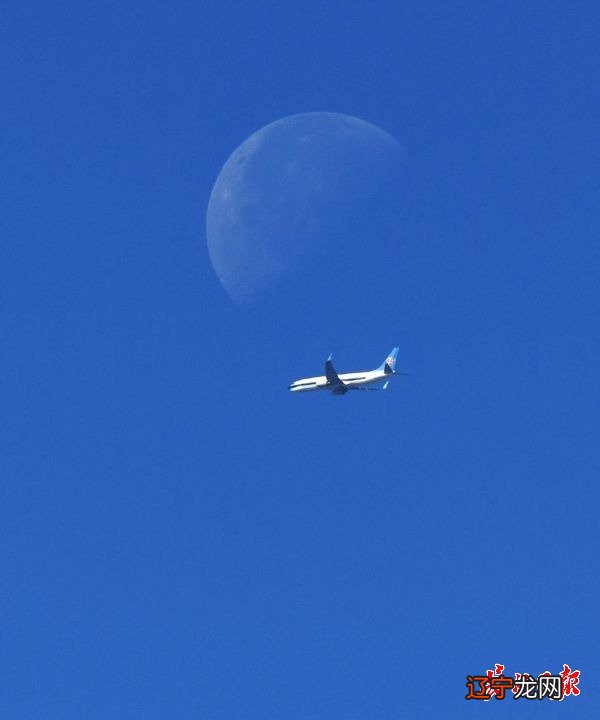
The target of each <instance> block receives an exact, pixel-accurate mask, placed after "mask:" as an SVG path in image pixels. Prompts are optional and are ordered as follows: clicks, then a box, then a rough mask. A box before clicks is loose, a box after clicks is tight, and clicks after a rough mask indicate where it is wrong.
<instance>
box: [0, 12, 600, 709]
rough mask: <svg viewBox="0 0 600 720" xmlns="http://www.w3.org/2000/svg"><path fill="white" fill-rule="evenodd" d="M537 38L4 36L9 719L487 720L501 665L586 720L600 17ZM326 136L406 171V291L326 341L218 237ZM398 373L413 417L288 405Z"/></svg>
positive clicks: (211, 17)
mask: <svg viewBox="0 0 600 720" xmlns="http://www.w3.org/2000/svg"><path fill="white" fill-rule="evenodd" d="M523 5H524V3H520V2H519V3H517V2H509V3H506V2H495V3H493V2H492V3H489V2H487V3H475V2H472V3H458V2H457V3H447V2H438V3H423V2H410V3H401V4H399V3H388V4H385V3H384V4H380V5H379V7H378V8H377V10H376V11H374V10H373V6H372V4H364V5H362V6H361V5H357V4H356V3H353V4H350V3H339V2H333V3H328V4H326V6H325V7H323V6H322V5H321V4H320V3H318V4H310V3H309V4H306V3H298V4H295V5H291V4H289V3H288V4H285V3H284V4H281V3H262V4H261V5H260V7H257V6H256V5H255V4H246V5H245V6H243V5H242V4H241V3H232V2H203V3H196V2H181V3H175V4H174V6H172V7H170V6H168V5H167V4H164V3H160V4H159V3H153V2H144V3H141V2H139V3H131V2H119V3H115V2H108V3H107V2H102V3H74V2H64V3H49V4H46V5H42V4H40V3H33V2H19V3H16V2H12V3H10V2H9V3H8V5H7V6H5V8H4V9H3V11H2V21H1V23H0V28H1V29H0V60H1V62H0V87H1V93H2V103H1V106H0V107H1V109H0V118H1V133H0V157H1V158H2V178H3V179H2V212H1V213H0V232H1V242H0V254H1V258H0V303H1V313H2V315H1V317H2V355H1V357H2V362H1V364H0V367H1V378H2V381H1V392H2V395H1V402H0V408H1V410H0V412H1V415H2V451H1V455H0V457H1V460H0V462H1V486H0V487H1V495H0V533H1V538H2V543H1V561H2V588H1V590H0V617H1V618H2V642H1V643H0V667H1V669H2V673H1V675H2V683H1V686H2V690H1V691H0V714H1V715H2V717H6V718H11V719H12V718H15V719H19V720H20V719H29V718H44V719H46V718H102V720H106V718H144V719H146V718H202V719H206V720H221V719H225V718H236V719H237V718H257V719H260V720H264V718H286V719H287V720H293V719H296V718H297V719H298V720H309V719H311V720H312V719H314V720H321V719H323V720H332V719H333V718H335V719H336V720H355V719H356V720H359V719H360V720H362V719H363V718H378V719H380V720H399V719H400V718H431V717H444V718H463V717H465V716H467V715H470V716H473V715H474V716H477V717H480V716H482V717H483V716H484V715H485V716H486V717H487V716H488V715H487V714H488V713H490V712H493V710H492V709H491V705H490V704H483V703H477V702H474V701H471V702H466V701H465V699H464V695H465V693H466V687H465V676H466V675H467V674H477V673H480V672H483V671H485V670H486V669H487V668H491V667H492V666H493V663H495V662H502V663H504V664H505V665H506V666H507V672H509V673H514V672H515V671H519V672H522V671H526V672H530V673H533V674H538V673H540V672H542V671H544V670H546V669H549V670H551V671H553V672H557V671H558V670H560V669H562V664H563V663H568V664H569V665H571V667H573V668H579V669H581V696H580V697H578V698H572V697H571V698H567V699H565V701H564V702H563V703H561V704H552V703H550V702H549V701H544V702H543V703H536V704H531V707H530V708H528V709H527V710H526V711H525V712H527V713H529V714H531V715H535V716H536V717H538V716H539V717H550V716H557V717H558V715H560V717H561V718H567V717H568V718H571V717H573V718H592V717H598V713H599V711H600V702H599V700H598V693H599V690H600V680H599V679H598V678H599V674H600V656H599V652H598V640H599V639H600V638H599V634H600V633H599V622H598V608H599V606H600V593H599V589H600V586H599V579H598V577H599V576H598V572H599V565H598V558H599V532H598V501H599V491H598V480H599V475H600V444H599V437H598V429H599V424H600V423H599V421H600V379H599V372H598V368H599V364H600V363H599V360H600V326H599V323H598V319H599V315H600V290H599V277H600V275H599V271H600V256H599V250H598V226H599V221H600V211H599V200H600V194H599V190H600V164H599V161H600V143H599V135H598V128H599V127H600V100H599V98H600V94H599V86H598V78H599V77H600V57H599V49H598V48H599V46H598V28H599V20H600V13H599V11H598V9H597V4H596V3H591V2H590V3H585V2H581V3H567V2H562V3H560V2H544V3H541V2H532V3H526V4H525V5H526V7H523ZM314 110H324V111H332V112H341V113H348V114H350V115H354V116H357V117H361V118H364V119H365V120H368V121H369V122H372V123H374V124H376V125H378V126H380V127H382V128H383V129H384V130H386V131H387V132H389V133H390V134H392V135H393V136H394V137H396V138H397V139H398V141H399V142H400V144H401V146H402V148H403V157H404V162H405V166H406V167H405V184H404V193H403V195H402V197H401V198H399V203H400V205H401V211H400V212H401V214H402V221H401V223H399V225H398V227H397V241H396V242H395V243H394V246H393V250H392V251H391V252H390V253H388V255H387V257H386V258H385V263H386V267H388V268H391V269H393V272H394V277H395V286H394V288H392V289H391V290H390V289H389V288H388V292H387V295H386V297H387V298H388V300H387V301H386V302H385V303H380V304H379V306H378V312H376V313H374V314H373V316H372V318H370V321H369V322H368V323H357V326H356V327H355V328H353V332H348V333H346V334H344V335H343V336H342V334H341V333H339V332H337V331H336V327H335V322H333V323H332V327H331V337H330V338H326V339H324V336H323V334H322V332H321V331H322V330H323V325H322V324H321V325H320V326H319V327H320V332H319V333H313V332H312V324H311V316H310V315H308V314H307V315H302V314H301V313H300V314H297V315H296V322H295V323H294V324H293V326H290V323H289V322H288V317H289V316H288V310H289V308H286V306H285V304H284V305H282V306H281V307H279V308H268V307H267V306H258V307H254V308H249V309H246V310H240V309H239V308H236V307H235V306H234V305H233V304H232V303H231V301H230V300H229V299H228V297H227V296H226V294H225V293H224V291H223V289H222V288H221V286H220V284H219V282H218V280H217V278H216V276H215V275H214V273H213V271H212V268H211V266H210V262H209V258H208V254H207V251H206V237H205V229H204V221H205V211H206V205H207V202H208V197H209V193H210V190H211V188H212V185H213V183H214V181H215V179H216V176H217V174H218V172H219V170H220V168H221V166H222V164H223V162H224V161H225V160H226V158H227V157H228V155H229V154H230V153H231V152H232V151H233V150H234V148H235V147H236V146H237V145H238V144H239V143H240V142H242V141H243V140H244V139H245V138H246V137H248V135H250V134H251V133H252V132H253V131H255V130H256V129H258V128H260V127H261V126H263V125H265V124H266V123H268V122H271V121H273V120H275V119H277V118H280V117H283V116H285V115H289V114H292V113H299V112H307V111H314ZM364 240H365V239H364V237H362V236H359V234H358V233H356V234H354V235H353V234H352V233H350V234H349V236H348V239H347V242H348V247H349V252H355V253H356V254H357V257H361V252H362V250H363V248H364ZM373 277H375V276H373ZM370 283H372V285H370ZM379 290H380V288H378V287H377V286H376V284H375V282H374V281H373V280H372V276H371V275H370V274H369V273H368V272H367V271H365V275H364V282H363V286H362V288H361V292H362V293H364V294H365V295H366V296H367V295H368V296H370V297H376V296H377V293H378V291H379ZM340 292H342V293H345V295H344V294H342V296H341V297H338V298H337V300H338V302H339V301H342V302H343V301H344V299H345V298H347V300H348V303H351V302H352V301H353V298H355V294H354V293H355V288H353V287H348V286H345V287H344V286H342V289H341V290H340ZM389 298H392V299H391V300H389ZM301 302H302V298H298V303H301ZM326 302H327V291H326V289H325V288H324V289H323V295H322V305H323V308H324V309H325V307H326ZM296 309H297V307H296ZM396 344H397V345H399V346H400V348H401V350H400V355H399V367H401V368H402V369H405V370H408V371H409V372H410V373H411V375H410V377H408V378H402V379H400V380H398V382H396V384H395V386H394V387H392V388H390V390H389V391H388V392H387V393H356V394H353V395H351V396H346V397H343V398H334V397H329V396H325V395H311V396H302V397H298V396H293V395H291V394H290V393H288V392H287V385H288V383H289V382H290V380H292V379H295V378H297V377H299V376H301V375H311V374H315V373H318V372H320V371H321V368H322V362H323V360H324V359H325V357H326V356H327V354H328V353H329V352H330V351H334V352H335V356H336V361H337V364H338V366H339V367H338V369H339V371H340V372H342V371H344V370H351V369H359V368H369V367H374V366H376V365H378V364H379V363H380V362H381V361H382V360H383V358H384V357H385V354H386V353H387V351H388V350H389V349H390V348H391V347H392V346H393V345H396ZM494 703H496V704H497V701H492V704H494ZM523 712H524V711H523V710H522V709H521V708H520V703H516V702H513V700H512V699H509V700H505V701H504V703H503V704H502V705H501V706H500V708H499V709H497V710H496V713H498V716H502V717H515V716H516V714H517V713H521V714H522V713H523Z"/></svg>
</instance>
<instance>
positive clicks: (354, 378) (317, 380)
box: [289, 370, 392, 392]
mask: <svg viewBox="0 0 600 720" xmlns="http://www.w3.org/2000/svg"><path fill="white" fill-rule="evenodd" d="M391 376H392V373H386V372H384V371H383V370H365V371H364V372H353V373H342V374H340V375H338V377H339V379H340V380H341V381H342V382H343V383H344V385H345V386H346V387H347V388H348V390H352V389H359V388H361V387H366V386H367V385H372V384H373V383H376V382H382V381H384V380H389V378H390V377H391ZM289 389H290V390H291V391H292V392H308V391H310V390H331V384H330V383H328V382H327V378H326V377H325V375H318V376H317V377H309V378H301V379H300V380H296V381H295V382H293V383H292V384H291V385H290V387H289Z"/></svg>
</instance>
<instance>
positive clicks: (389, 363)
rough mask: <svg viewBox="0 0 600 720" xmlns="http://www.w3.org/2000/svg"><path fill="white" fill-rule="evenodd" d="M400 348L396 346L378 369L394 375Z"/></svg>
mask: <svg viewBox="0 0 600 720" xmlns="http://www.w3.org/2000/svg"><path fill="white" fill-rule="evenodd" d="M398 349H399V348H397V347H395V348H394V349H393V350H392V351H391V352H390V354H389V355H388V356H387V357H386V359H385V360H384V361H383V362H382V363H381V365H380V366H379V367H378V368H377V369H378V370H383V372H384V373H385V374H386V375H393V374H394V368H395V367H396V358H397V357H398Z"/></svg>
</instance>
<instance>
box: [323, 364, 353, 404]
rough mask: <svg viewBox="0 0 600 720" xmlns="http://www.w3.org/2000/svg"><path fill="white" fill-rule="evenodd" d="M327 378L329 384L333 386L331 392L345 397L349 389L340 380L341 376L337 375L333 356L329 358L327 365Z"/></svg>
mask: <svg viewBox="0 0 600 720" xmlns="http://www.w3.org/2000/svg"><path fill="white" fill-rule="evenodd" d="M325 376H326V378H327V384H328V385H330V386H331V392H333V393H334V394H335V395H343V394H344V393H346V392H348V388H347V387H346V385H344V383H343V382H342V381H341V380H340V378H339V375H338V374H337V373H336V371H335V368H334V367H333V363H332V362H331V355H330V356H329V357H328V358H327V362H326V363H325Z"/></svg>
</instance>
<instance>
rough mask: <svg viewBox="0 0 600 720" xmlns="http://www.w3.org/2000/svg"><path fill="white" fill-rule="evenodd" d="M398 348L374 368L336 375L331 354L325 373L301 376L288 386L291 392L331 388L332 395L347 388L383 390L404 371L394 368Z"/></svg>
mask: <svg viewBox="0 0 600 720" xmlns="http://www.w3.org/2000/svg"><path fill="white" fill-rule="evenodd" d="M397 355H398V348H397V347H395V348H393V350H392V351H391V352H390V354H389V355H388V356H387V357H386V359H385V360H384V361H383V362H382V363H381V365H380V366H379V367H378V368H377V369H376V370H365V371H364V372H354V373H343V374H342V375H338V373H337V372H336V371H335V369H334V367H333V363H332V362H331V357H332V356H331V355H330V356H329V357H328V358H327V362H326V363H325V375H319V376H318V377H309V378H301V379H300V380H296V381H295V382H293V383H292V384H291V385H290V386H289V390H291V391H292V392H309V391H311V390H331V392H332V393H333V394H334V395H345V394H346V393H347V392H348V390H385V389H386V388H387V386H388V384H389V382H390V378H392V377H393V376H394V375H406V373H401V372H397V371H396V370H394V367H395V365H396V357H397ZM383 381H385V383H384V385H383V387H378V388H372V387H368V386H369V385H372V384H373V383H380V382H383Z"/></svg>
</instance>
